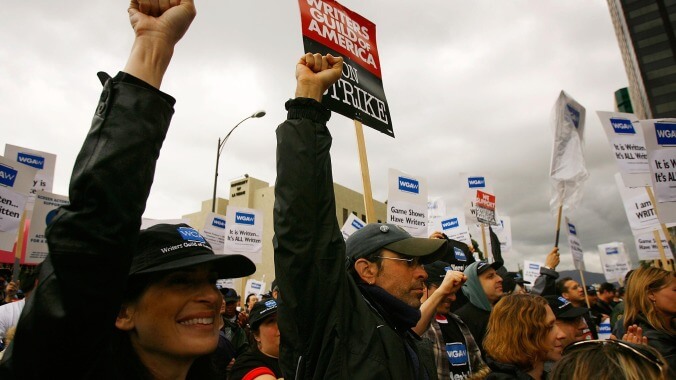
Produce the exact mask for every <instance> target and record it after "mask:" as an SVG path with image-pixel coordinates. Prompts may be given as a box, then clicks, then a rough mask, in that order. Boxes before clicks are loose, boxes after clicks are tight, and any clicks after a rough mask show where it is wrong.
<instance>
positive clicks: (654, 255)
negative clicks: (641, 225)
mask: <svg viewBox="0 0 676 380" xmlns="http://www.w3.org/2000/svg"><path fill="white" fill-rule="evenodd" d="M657 232H658V233H659V234H660V238H661V240H662V248H663V249H664V254H665V255H666V257H672V256H671V248H670V247H669V242H668V241H667V239H666V238H665V237H664V232H662V229H659V230H657ZM634 243H635V244H636V253H638V259H639V260H648V261H650V260H660V259H661V258H662V257H661V256H660V251H659V247H658V246H657V240H655V235H654V231H653V232H649V231H646V232H644V233H639V234H637V233H634Z"/></svg>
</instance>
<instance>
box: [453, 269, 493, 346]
mask: <svg viewBox="0 0 676 380" xmlns="http://www.w3.org/2000/svg"><path fill="white" fill-rule="evenodd" d="M501 267H502V263H501V262H499V261H496V262H494V263H491V264H489V263H488V262H486V261H477V262H475V263H473V264H472V265H470V266H469V267H467V269H465V276H467V281H466V282H465V284H464V285H463V287H462V291H463V293H465V295H466V296H467V298H468V299H469V302H468V303H466V304H465V305H464V306H463V307H461V308H460V309H458V311H457V312H456V314H457V315H458V317H460V319H462V320H463V322H465V323H466V324H467V327H468V328H469V331H470V332H471V333H472V336H473V337H474V339H475V340H476V343H477V344H478V346H479V349H480V350H481V353H482V355H484V354H485V351H484V349H483V340H484V335H485V334H486V328H487V327H488V319H489V317H490V315H491V310H493V306H494V305H495V304H496V303H497V302H498V301H499V300H500V298H501V297H502V295H503V291H502V277H500V275H498V273H497V270H498V269H500V268H501ZM484 357H485V355H484Z"/></svg>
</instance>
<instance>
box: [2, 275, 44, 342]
mask: <svg viewBox="0 0 676 380" xmlns="http://www.w3.org/2000/svg"><path fill="white" fill-rule="evenodd" d="M40 268H42V264H38V265H37V266H36V267H35V268H33V270H31V271H26V272H24V273H22V276H21V280H20V281H19V284H22V285H21V290H23V292H24V294H25V295H26V296H25V297H24V298H22V299H20V300H18V301H15V302H10V303H7V304H4V305H1V306H0V349H3V348H4V347H7V344H8V342H6V339H5V338H6V333H7V331H8V330H9V329H10V328H11V327H12V326H16V324H17V323H18V322H19V317H20V316H21V311H22V310H23V308H24V306H25V305H26V300H28V299H29V298H30V296H31V294H32V293H33V289H35V286H36V285H37V282H38V273H40Z"/></svg>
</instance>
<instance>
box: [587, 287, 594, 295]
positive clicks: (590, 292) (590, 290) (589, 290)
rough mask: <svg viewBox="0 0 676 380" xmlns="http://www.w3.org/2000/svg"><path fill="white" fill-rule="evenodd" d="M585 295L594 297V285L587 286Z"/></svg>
mask: <svg viewBox="0 0 676 380" xmlns="http://www.w3.org/2000/svg"><path fill="white" fill-rule="evenodd" d="M587 294H588V295H590V296H595V295H596V288H595V287H594V285H589V286H587Z"/></svg>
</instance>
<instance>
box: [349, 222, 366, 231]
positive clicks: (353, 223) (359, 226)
mask: <svg viewBox="0 0 676 380" xmlns="http://www.w3.org/2000/svg"><path fill="white" fill-rule="evenodd" d="M352 227H354V228H356V229H358V230H361V229H362V228H364V225H363V224H362V223H361V222H360V221H358V220H357V219H355V220H353V221H352Z"/></svg>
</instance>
